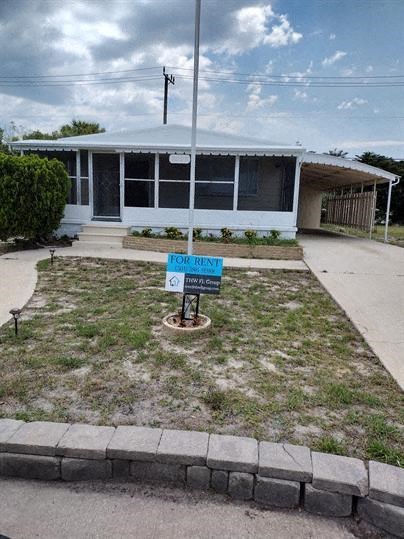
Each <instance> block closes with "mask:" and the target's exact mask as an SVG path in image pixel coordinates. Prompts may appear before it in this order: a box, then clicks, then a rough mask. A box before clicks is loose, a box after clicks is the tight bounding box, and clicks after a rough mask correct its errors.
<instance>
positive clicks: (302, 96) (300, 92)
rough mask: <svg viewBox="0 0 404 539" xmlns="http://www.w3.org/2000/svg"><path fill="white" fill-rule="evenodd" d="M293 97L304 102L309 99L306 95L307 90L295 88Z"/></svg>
mask: <svg viewBox="0 0 404 539" xmlns="http://www.w3.org/2000/svg"><path fill="white" fill-rule="evenodd" d="M293 99H295V100H300V101H304V102H306V101H307V100H308V99H309V96H308V95H307V92H304V91H303V90H296V89H295V90H294V96H293Z"/></svg>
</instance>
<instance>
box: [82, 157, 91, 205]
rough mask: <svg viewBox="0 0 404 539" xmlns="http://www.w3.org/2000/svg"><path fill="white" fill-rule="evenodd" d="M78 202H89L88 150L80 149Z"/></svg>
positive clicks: (87, 203) (85, 203) (83, 203)
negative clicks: (79, 197) (79, 198)
mask: <svg viewBox="0 0 404 539" xmlns="http://www.w3.org/2000/svg"><path fill="white" fill-rule="evenodd" d="M80 196H81V200H80V203H81V205H82V206H88V205H89V203H90V200H89V194H88V151H87V150H80Z"/></svg>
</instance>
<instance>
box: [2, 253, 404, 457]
mask: <svg viewBox="0 0 404 539" xmlns="http://www.w3.org/2000/svg"><path fill="white" fill-rule="evenodd" d="M38 269H39V281H38V285H37V289H36V292H35V294H34V296H33V298H32V299H31V301H30V303H29V304H28V306H27V307H26V308H25V309H24V312H23V317H22V319H21V323H20V334H19V337H18V338H15V336H14V334H13V328H12V324H11V323H10V324H8V325H6V326H3V327H2V328H1V329H0V357H1V362H2V377H1V380H0V416H2V417H16V418H20V419H25V420H27V421H31V420H38V419H41V420H54V421H85V422H89V423H93V424H115V425H117V424H138V425H151V426H163V427H168V428H182V429H196V430H207V431H210V432H218V433H229V434H238V435H247V436H255V437H257V438H260V439H266V440H273V441H278V442H285V441H288V442H291V443H301V444H307V445H309V446H311V447H313V448H316V449H318V450H321V451H328V452H333V453H338V454H345V455H352V456H358V457H365V458H374V459H377V460H381V461H383V462H389V463H391V464H395V465H399V466H400V465H401V466H403V465H404V456H403V446H404V439H403V423H404V418H403V414H404V399H403V394H402V392H401V391H400V390H399V388H398V387H397V385H396V383H395V382H394V380H393V379H392V378H391V376H390V375H389V374H388V373H387V372H386V371H385V370H384V368H383V367H382V366H381V365H380V363H379V361H378V359H377V358H376V357H375V356H374V355H373V354H372V352H371V351H370V350H369V348H368V347H367V346H366V344H365V343H364V341H363V340H362V338H361V337H360V335H359V334H358V333H357V332H356V331H355V330H354V329H353V327H352V325H351V324H350V322H349V321H348V320H347V318H346V317H345V315H344V314H343V313H342V311H341V310H340V309H339V308H338V307H337V306H336V304H335V303H334V302H333V300H332V299H331V298H330V296H329V295H328V294H327V293H326V292H325V291H324V289H323V288H322V287H321V285H320V284H319V283H318V281H317V280H316V279H315V277H314V276H313V275H311V274H309V273H305V272H291V271H289V272H286V271H285V272H284V271H279V270H277V271H275V270H274V271H264V270H263V271H241V270H237V271H236V270H226V272H225V275H224V277H223V287H222V293H221V295H220V296H219V297H214V296H211V297H209V296H203V297H202V299H201V309H202V312H204V313H205V314H207V315H208V316H210V317H211V318H212V322H213V326H212V331H211V333H209V334H206V335H203V336H199V337H198V338H195V339H193V340H190V339H189V338H184V337H167V336H166V335H165V334H163V333H162V329H161V319H162V318H163V316H164V315H165V314H167V313H169V312H173V311H175V310H176V309H178V307H179V305H180V298H179V297H178V296H176V295H174V294H170V293H167V292H164V291H163V290H162V288H161V287H162V286H163V283H164V268H163V267H162V266H158V265H153V264H147V263H137V262H129V261H127V262H126V261H112V260H99V259H82V258H56V259H55V263H54V265H53V267H52V266H50V264H49V261H46V260H45V261H42V262H40V263H39V264H38Z"/></svg>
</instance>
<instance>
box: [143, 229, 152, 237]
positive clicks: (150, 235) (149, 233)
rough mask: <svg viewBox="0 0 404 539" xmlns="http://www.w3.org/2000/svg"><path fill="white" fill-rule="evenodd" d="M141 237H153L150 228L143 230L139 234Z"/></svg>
mask: <svg viewBox="0 0 404 539" xmlns="http://www.w3.org/2000/svg"><path fill="white" fill-rule="evenodd" d="M141 235H142V236H143V237H144V238H151V237H152V236H153V232H152V229H151V228H144V229H143V230H142V232H141Z"/></svg>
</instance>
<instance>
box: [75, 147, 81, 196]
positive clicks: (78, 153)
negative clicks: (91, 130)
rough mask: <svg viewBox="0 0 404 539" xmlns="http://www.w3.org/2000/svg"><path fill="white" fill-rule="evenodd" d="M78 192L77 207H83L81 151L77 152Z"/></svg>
mask: <svg viewBox="0 0 404 539" xmlns="http://www.w3.org/2000/svg"><path fill="white" fill-rule="evenodd" d="M76 191H77V195H76V196H77V205H78V206H81V163H80V150H77V152H76Z"/></svg>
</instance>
